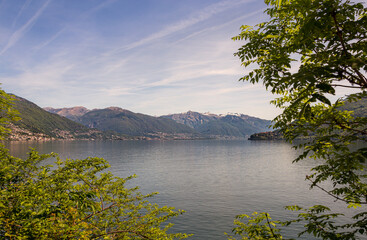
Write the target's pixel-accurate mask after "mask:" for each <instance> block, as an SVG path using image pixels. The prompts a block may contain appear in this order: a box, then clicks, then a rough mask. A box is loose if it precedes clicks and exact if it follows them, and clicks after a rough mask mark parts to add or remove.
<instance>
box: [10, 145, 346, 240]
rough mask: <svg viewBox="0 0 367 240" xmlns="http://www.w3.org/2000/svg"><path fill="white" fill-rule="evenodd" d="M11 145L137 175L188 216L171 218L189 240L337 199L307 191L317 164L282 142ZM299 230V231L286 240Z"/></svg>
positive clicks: (17, 151) (22, 152) (160, 199)
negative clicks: (247, 217) (245, 216)
mask: <svg viewBox="0 0 367 240" xmlns="http://www.w3.org/2000/svg"><path fill="white" fill-rule="evenodd" d="M7 147H8V148H9V149H10V151H11V153H12V154H14V155H16V156H19V157H25V156H26V152H27V151H28V149H29V148H30V147H32V148H36V149H37V150H38V151H40V152H41V153H49V152H57V153H59V154H60V156H61V157H63V158H74V159H75V158H85V157H87V156H94V157H103V158H105V159H106V160H108V161H109V163H110V164H111V169H110V171H111V172H112V173H114V174H115V175H117V176H120V177H127V176H130V175H132V174H137V175H138V178H137V179H134V180H132V182H131V183H130V184H131V186H136V185H138V186H140V187H141V188H140V190H141V191H142V192H143V193H149V192H156V191H158V192H159V193H160V194H159V195H158V196H156V197H154V198H152V199H151V201H152V202H156V203H158V204H160V205H168V206H173V207H176V208H178V209H183V210H185V211H186V213H185V214H184V215H182V216H179V217H177V218H176V219H174V220H173V222H174V223H175V226H174V228H173V231H179V232H187V233H194V236H193V237H192V238H190V239H225V236H224V234H223V233H224V232H228V233H230V232H231V228H232V227H233V225H232V222H233V219H234V217H235V216H236V215H238V214H242V213H252V212H253V211H260V212H261V211H267V212H269V213H270V214H271V216H272V217H273V219H281V220H286V219H288V218H290V217H291V216H292V214H293V213H291V212H288V211H285V210H284V206H286V205H293V204H299V205H301V206H311V205H314V204H325V203H329V202H331V201H332V199H331V198H330V196H328V195H326V194H324V193H322V192H320V191H319V190H317V189H315V190H312V191H309V185H308V183H307V182H305V181H304V179H305V176H306V174H309V172H308V170H309V169H310V168H311V167H312V166H313V165H314V164H315V163H314V161H312V160H309V161H302V162H300V163H297V164H292V160H293V159H294V158H295V157H296V155H297V153H296V152H295V151H294V150H293V149H292V148H291V146H290V145H289V144H287V143H284V142H281V141H247V140H241V141H215V140H212V141H207V140H203V141H91V142H89V141H53V142H41V143H37V142H22V143H20V142H13V143H8V144H7ZM334 205H335V208H341V206H344V205H343V204H341V203H339V202H337V203H334ZM293 216H294V214H293ZM299 231H300V226H294V227H292V229H291V230H288V232H287V235H288V237H291V236H293V237H296V233H297V232H299ZM304 239H310V237H309V236H306V237H305V238H304Z"/></svg>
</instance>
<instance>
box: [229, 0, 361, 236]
mask: <svg viewBox="0 0 367 240" xmlns="http://www.w3.org/2000/svg"><path fill="white" fill-rule="evenodd" d="M265 3H266V4H267V5H268V6H269V8H268V9H267V10H266V11H265V13H266V14H268V15H269V21H267V22H263V23H259V24H257V25H255V26H254V27H251V26H242V27H241V33H240V34H239V35H238V36H236V37H234V38H233V39H234V40H245V41H246V42H245V44H244V45H243V46H242V47H241V48H240V49H239V50H238V52H237V53H235V56H237V57H239V58H240V60H241V62H242V65H243V66H244V67H251V68H250V72H249V73H248V74H247V75H245V76H244V77H242V78H241V79H240V80H242V81H249V82H251V83H253V84H255V83H258V82H262V83H263V84H264V85H265V87H266V89H268V90H269V91H271V92H272V93H273V94H276V95H277V96H279V97H277V98H275V99H274V100H273V101H272V103H273V104H275V105H276V106H277V107H279V108H281V109H283V112H282V113H281V114H280V115H279V116H277V117H276V118H275V119H274V127H275V128H279V129H280V131H281V132H282V134H283V135H284V137H285V139H286V140H287V141H289V142H291V143H294V144H296V146H295V147H296V148H301V149H303V153H302V154H301V155H300V156H299V157H298V158H297V159H295V160H294V162H298V161H301V160H302V159H305V158H315V159H322V160H323V163H322V164H320V165H318V166H316V167H314V168H313V169H312V173H311V174H310V175H309V176H307V177H306V179H307V180H308V181H310V182H311V187H312V188H315V187H316V188H320V189H321V190H323V191H325V192H326V193H327V194H329V195H331V196H333V197H334V198H335V200H338V201H342V202H345V203H346V206H347V207H349V208H351V207H353V208H358V209H359V211H360V213H359V214H356V215H355V216H353V218H352V219H351V222H350V223H346V224H340V225H338V224H335V223H334V218H337V217H338V216H339V215H340V214H338V213H330V212H329V208H328V207H327V206H314V207H312V208H310V209H303V208H301V207H299V206H293V207H289V209H291V210H299V211H303V213H301V214H300V215H299V218H298V219H295V220H294V221H305V231H304V232H302V233H301V234H303V233H305V232H309V233H313V234H314V235H316V236H319V237H322V238H324V239H357V238H358V237H359V236H360V235H364V236H365V235H366V234H367V210H366V206H367V184H366V182H367V181H366V180H367V175H366V172H365V167H366V164H365V163H366V159H367V148H366V146H367V145H366V143H367V138H366V137H367V116H359V115H358V113H354V112H352V111H347V110H345V108H343V105H345V104H346V103H349V102H356V101H359V100H361V99H364V98H366V97H367V93H366V88H367V77H366V72H367V9H366V8H365V7H364V6H363V4H362V3H354V2H351V1H349V0H283V1H280V0H265ZM340 89H349V90H350V93H349V94H345V95H344V96H341V97H339V98H336V96H333V95H336V93H337V92H338V91H339V90H340ZM339 96H340V95H339ZM299 138H303V139H304V141H303V142H302V143H299V142H297V141H296V142H295V140H296V139H299ZM325 181H328V182H331V183H332V187H331V188H329V189H326V187H323V186H322V185H321V183H323V182H325ZM255 218H256V217H255ZM291 222H292V221H291ZM291 222H287V223H284V224H290V223H291Z"/></svg>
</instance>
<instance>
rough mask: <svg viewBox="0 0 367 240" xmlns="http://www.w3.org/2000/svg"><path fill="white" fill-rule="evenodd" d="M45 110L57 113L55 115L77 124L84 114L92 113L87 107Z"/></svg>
mask: <svg viewBox="0 0 367 240" xmlns="http://www.w3.org/2000/svg"><path fill="white" fill-rule="evenodd" d="M44 110H46V111H47V112H50V113H55V114H58V115H60V116H63V117H66V118H68V119H70V120H73V121H75V122H78V120H79V118H80V117H81V116H83V115H84V114H86V113H87V112H89V111H90V110H89V109H87V108H85V107H81V106H77V107H71V108H51V107H46V108H44Z"/></svg>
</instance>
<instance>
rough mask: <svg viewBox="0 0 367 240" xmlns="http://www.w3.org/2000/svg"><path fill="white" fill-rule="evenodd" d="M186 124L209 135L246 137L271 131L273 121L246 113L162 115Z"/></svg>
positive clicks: (189, 112)
mask: <svg viewBox="0 0 367 240" xmlns="http://www.w3.org/2000/svg"><path fill="white" fill-rule="evenodd" d="M162 117H163V118H167V119H172V120H174V121H176V122H178V123H182V124H185V125H187V126H190V127H192V128H194V129H195V130H197V131H198V132H199V133H201V134H205V135H208V136H213V137H215V136H230V137H245V136H247V135H250V134H253V133H255V132H259V131H260V132H263V131H269V130H270V128H269V125H270V124H271V121H269V120H264V119H260V118H256V117H251V116H248V115H244V114H233V113H232V114H231V113H229V114H227V115H216V114H209V113H207V114H202V113H198V112H193V111H188V112H186V113H178V114H171V115H165V116H162Z"/></svg>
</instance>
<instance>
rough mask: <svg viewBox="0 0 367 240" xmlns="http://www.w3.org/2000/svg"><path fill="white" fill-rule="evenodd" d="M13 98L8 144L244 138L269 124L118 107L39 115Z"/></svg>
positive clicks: (242, 117) (34, 107)
mask: <svg viewBox="0 0 367 240" xmlns="http://www.w3.org/2000/svg"><path fill="white" fill-rule="evenodd" d="M14 98H15V101H14V108H15V109H17V110H18V111H19V113H20V117H21V120H20V121H18V122H16V123H14V124H12V125H11V128H12V130H13V131H12V132H13V133H12V135H11V136H10V139H12V140H30V139H32V140H40V139H201V138H242V137H245V136H247V135H250V134H252V133H255V132H259V131H261V132H262V131H268V130H269V128H268V126H269V125H270V121H268V120H264V119H260V118H255V117H251V116H247V115H244V114H226V115H216V114H209V113H205V114H203V113H198V112H193V111H188V112H186V113H179V114H171V115H165V116H161V117H153V116H149V115H146V114H141V113H134V112H132V111H129V110H126V109H122V108H119V107H108V108H104V109H93V110H89V109H87V108H85V107H82V106H78V107H72V108H51V107H47V108H44V109H42V108H40V107H39V106H37V105H36V104H34V103H32V102H30V101H28V100H26V99H24V98H21V97H18V96H14Z"/></svg>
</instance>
